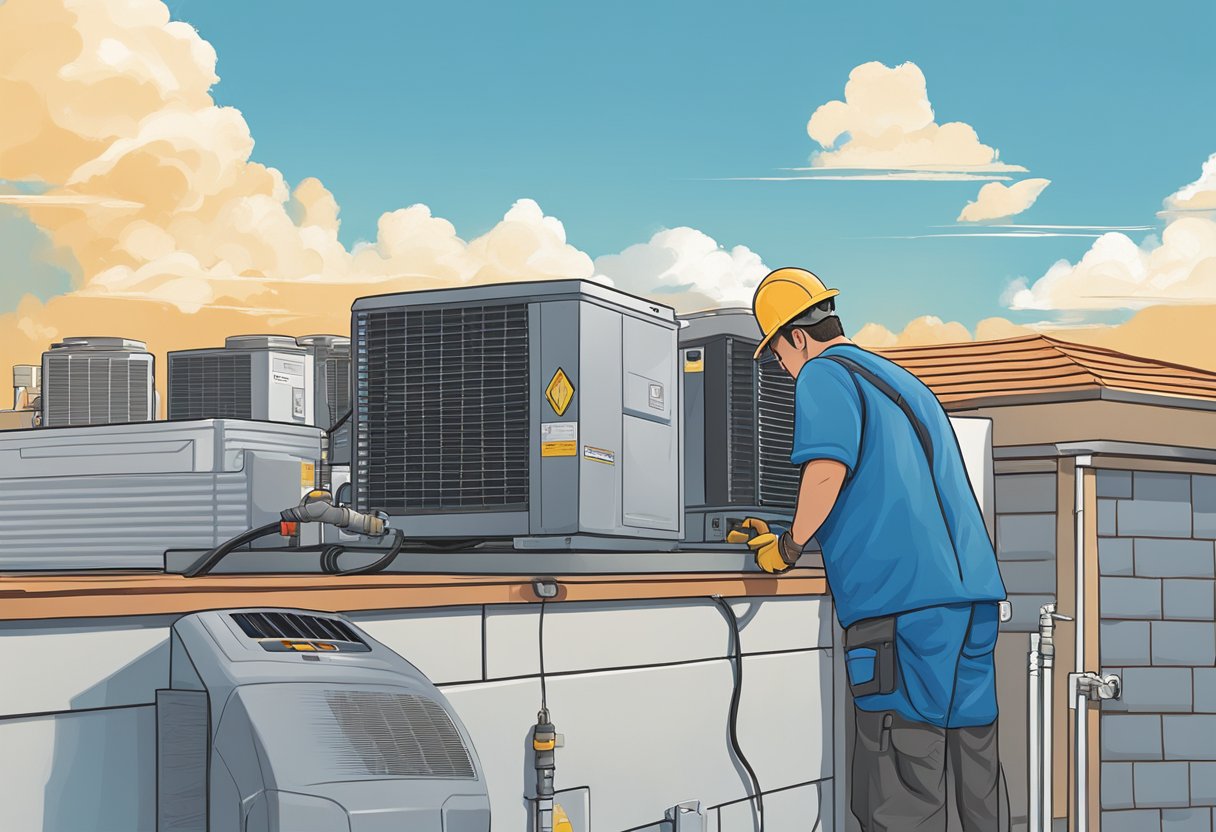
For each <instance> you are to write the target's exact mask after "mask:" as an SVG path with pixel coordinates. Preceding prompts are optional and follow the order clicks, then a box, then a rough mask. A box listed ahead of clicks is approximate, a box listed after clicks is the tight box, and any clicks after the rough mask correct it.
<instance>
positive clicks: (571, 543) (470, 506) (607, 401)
mask: <svg viewBox="0 0 1216 832" xmlns="http://www.w3.org/2000/svg"><path fill="white" fill-rule="evenodd" d="M676 328H677V325H676V321H675V315H674V313H673V311H672V310H671V309H670V308H668V307H665V306H660V305H657V304H653V303H650V302H649V301H646V300H643V299H641V298H636V297H633V296H631V295H627V294H624V293H622V292H618V291H615V290H613V289H609V288H606V287H604V286H601V285H599V284H596V283H590V282H585V281H577V280H567V281H548V282H537V283H511V284H504V285H496V286H478V287H469V288H460V289H442V290H432V291H424V292H411V293H407V294H398V295H386V296H381V297H373V298H364V299H361V300H358V301H356V302H355V305H354V310H353V325H352V329H353V334H354V345H355V347H354V361H355V403H354V434H355V435H354V461H353V466H352V468H353V470H352V482H353V491H354V502H355V507H356V508H358V509H360V510H367V511H374V510H379V511H385V512H387V513H388V514H389V515H391V516H392V517H393V524H394V525H396V526H399V527H400V528H402V529H404V530H405V533H406V534H407V535H409V536H410V537H411V538H414V539H423V540H425V539H452V538H457V539H464V540H481V539H487V538H514V539H515V543H516V546H518V547H533V548H565V549H569V548H609V547H610V548H619V547H621V546H625V545H628V544H629V542H630V541H631V540H632V541H633V543H634V545H635V546H636V547H641V546H646V547H653V546H654V545H655V544H654V542H655V541H656V540H659V541H669V542H670V543H671V544H672V545H674V544H675V542H676V541H678V540H679V538H680V535H681V531H682V529H681V527H682V525H683V522H682V521H683V506H682V495H681V480H682V472H681V463H680V451H681V449H680V430H679V424H678V422H677V419H678V413H679V401H678V398H679V384H678V377H677V374H676V351H677V348H676Z"/></svg>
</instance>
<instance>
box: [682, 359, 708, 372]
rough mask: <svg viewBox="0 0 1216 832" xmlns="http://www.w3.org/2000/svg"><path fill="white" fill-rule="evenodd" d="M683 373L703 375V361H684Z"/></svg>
mask: <svg viewBox="0 0 1216 832" xmlns="http://www.w3.org/2000/svg"><path fill="white" fill-rule="evenodd" d="M684 372H686V373H703V372H705V359H704V358H701V359H698V360H697V361H687V360H686V361H685V362H684Z"/></svg>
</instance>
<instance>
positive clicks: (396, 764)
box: [315, 690, 476, 780]
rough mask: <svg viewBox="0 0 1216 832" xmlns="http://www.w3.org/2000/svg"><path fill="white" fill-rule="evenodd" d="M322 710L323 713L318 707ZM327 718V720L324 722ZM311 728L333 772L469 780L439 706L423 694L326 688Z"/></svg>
mask: <svg viewBox="0 0 1216 832" xmlns="http://www.w3.org/2000/svg"><path fill="white" fill-rule="evenodd" d="M325 706H328V714H327V713H326V712H325V710H324V707H325ZM329 715H332V718H326V717H327V716H329ZM317 716H318V719H317V724H316V726H315V730H316V733H317V736H318V738H319V739H320V740H321V742H322V743H324V744H325V745H326V746H327V747H328V748H329V749H330V750H331V751H332V752H333V755H334V758H333V761H332V763H331V765H332V768H333V769H334V771H335V773H337V774H341V775H347V776H350V775H355V776H363V777H418V778H421V777H434V778H442V779H449V780H451V779H469V780H471V779H474V778H475V777H476V774H475V772H474V770H473V761H472V759H471V758H470V757H469V751H468V749H467V748H466V747H465V744H464V741H463V740H462V739H461V737H460V732H459V731H457V730H456V726H455V725H454V724H453V723H452V718H451V717H450V716H448V714H447V711H445V710H444V709H443V706H442V705H440V704H439V703H438V702H435V701H434V700H432V699H429V698H427V697H425V696H418V695H416V694H410V693H387V692H381V691H365V690H349V691H346V690H327V691H325V692H324V706H322V708H321V709H318V714H317Z"/></svg>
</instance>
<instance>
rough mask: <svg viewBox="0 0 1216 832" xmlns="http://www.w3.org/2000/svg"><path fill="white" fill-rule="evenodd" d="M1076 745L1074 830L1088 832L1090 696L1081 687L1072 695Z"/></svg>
mask: <svg viewBox="0 0 1216 832" xmlns="http://www.w3.org/2000/svg"><path fill="white" fill-rule="evenodd" d="M1072 707H1073V713H1074V715H1075V718H1076V719H1075V722H1074V724H1073V737H1074V738H1075V740H1074V744H1073V745H1074V747H1073V753H1074V755H1075V760H1076V765H1075V769H1074V770H1075V771H1076V773H1077V779H1076V795H1077V805H1076V807H1075V812H1074V820H1075V825H1074V826H1073V830H1074V832H1086V830H1088V829H1089V788H1088V780H1089V751H1088V746H1089V697H1088V696H1087V695H1086V694H1085V693H1084V692H1083V691H1081V690H1080V689H1079V688H1078V690H1076V691H1075V692H1074V693H1073V697H1072Z"/></svg>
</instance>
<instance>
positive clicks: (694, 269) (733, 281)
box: [595, 228, 769, 306]
mask: <svg viewBox="0 0 1216 832" xmlns="http://www.w3.org/2000/svg"><path fill="white" fill-rule="evenodd" d="M595 271H596V273H597V275H601V276H603V277H605V278H607V279H608V280H609V281H610V282H611V283H612V284H613V285H615V286H616V287H618V288H620V289H623V290H624V291H627V292H634V293H639V294H650V295H652V296H654V297H655V298H657V299H659V300H663V301H672V300H680V301H683V302H682V303H681V304H680V305H681V306H686V305H689V303H691V304H692V305H696V302H697V301H700V302H701V303H702V305H704V302H705V301H708V302H709V303H711V304H718V305H730V304H749V303H751V299H752V293H753V292H754V291H755V289H756V284H758V283H759V282H760V280H761V279H762V278H763V277H764V276H765V275H766V274H768V272H769V268H768V267H767V266H765V265H764V263H763V262H762V261H761V259H760V255H758V254H756V252H754V251H752V250H751V249H749V248H748V247H747V246H735V247H733V248H730V249H727V248H724V247H723V246H721V245H719V244H718V242H717V241H716V240H714V239H713V238H712V237H710V236H709V235H707V234H704V233H703V232H700V231H697V230H696V229H694V228H670V229H665V230H663V231H660V232H658V233H657V234H655V235H654V236H653V237H651V238H650V241H649V242H646V243H638V244H636V245H632V246H630V247H629V248H627V249H625V250H624V251H622V252H621V253H620V254H610V255H605V256H603V257H598V258H596V260H595ZM676 295H684V296H689V297H685V298H673V296H676Z"/></svg>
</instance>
